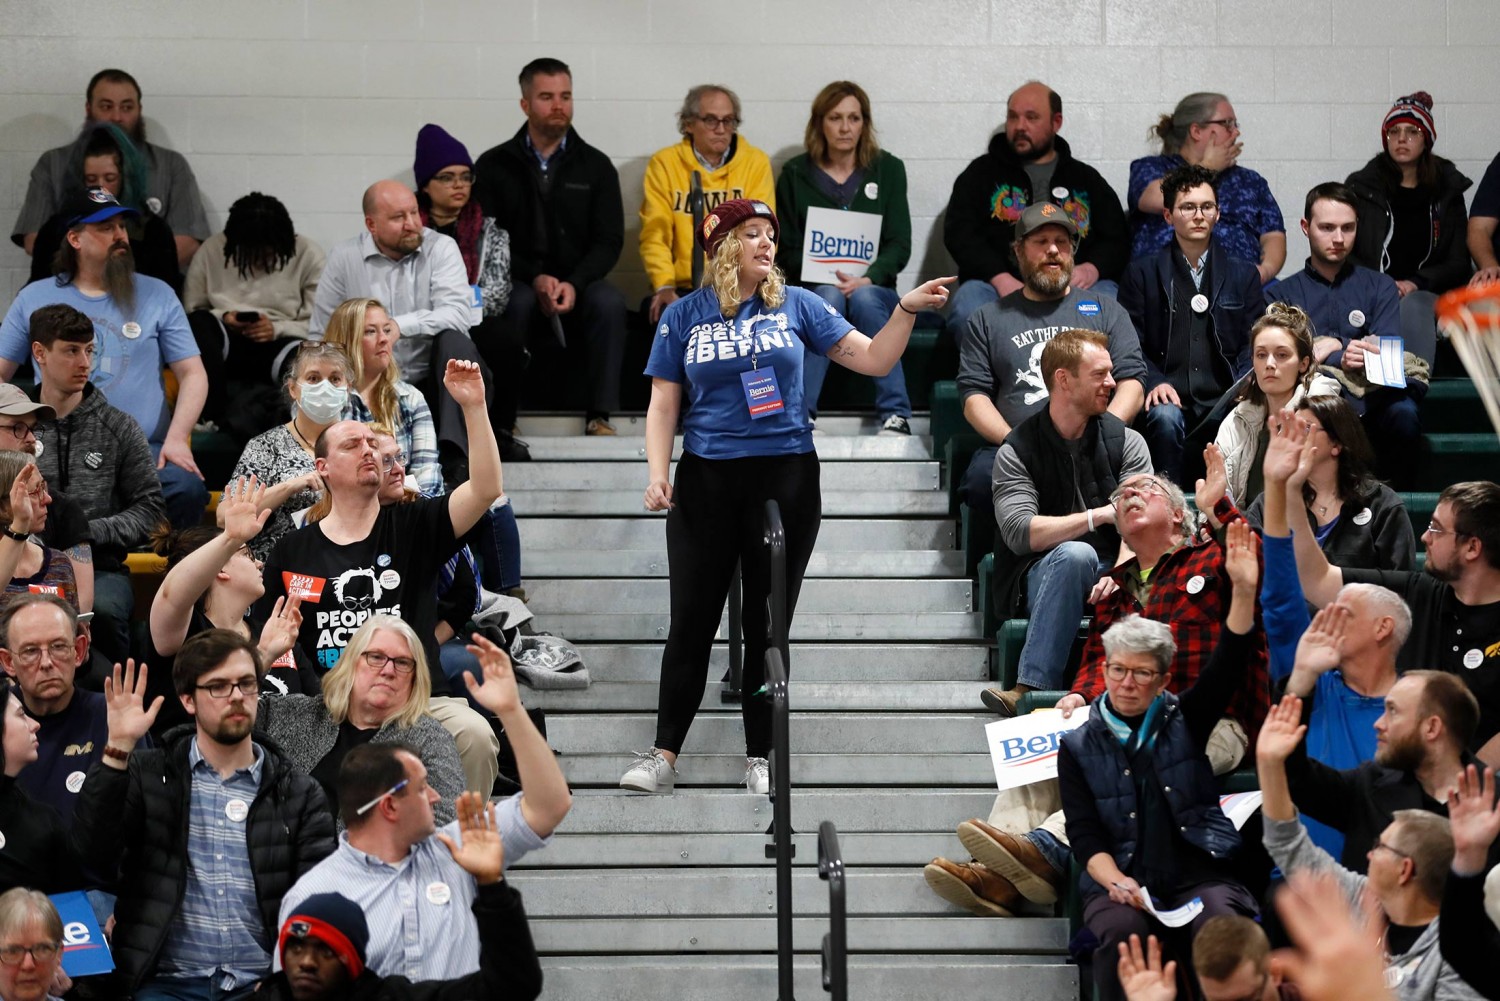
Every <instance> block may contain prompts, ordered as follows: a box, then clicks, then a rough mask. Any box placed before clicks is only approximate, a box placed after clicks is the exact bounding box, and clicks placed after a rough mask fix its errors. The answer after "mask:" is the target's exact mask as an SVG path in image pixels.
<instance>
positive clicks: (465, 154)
mask: <svg viewBox="0 0 1500 1001" xmlns="http://www.w3.org/2000/svg"><path fill="white" fill-rule="evenodd" d="M460 164H462V165H463V166H465V167H468V168H469V169H470V170H473V169H474V160H473V159H472V158H471V157H470V156H469V151H468V150H467V149H465V148H464V144H463V143H461V142H459V141H458V140H457V139H455V138H453V137H452V136H450V135H449V134H448V133H447V131H446V130H445V129H444V128H443V127H442V126H441V125H432V124H430V123H429V124H427V125H424V126H422V130H421V131H420V132H418V133H417V158H416V162H415V163H413V164H412V168H411V170H412V173H413V174H415V175H416V176H417V190H418V191H421V190H422V189H423V188H425V187H427V182H428V181H430V180H432V175H433V174H436V173H437V172H438V171H440V170H442V169H443V168H444V167H453V166H457V165H460Z"/></svg>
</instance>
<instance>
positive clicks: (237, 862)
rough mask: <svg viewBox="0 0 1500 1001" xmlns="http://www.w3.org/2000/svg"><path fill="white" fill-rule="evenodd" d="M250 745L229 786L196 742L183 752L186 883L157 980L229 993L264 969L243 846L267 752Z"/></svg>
mask: <svg viewBox="0 0 1500 1001" xmlns="http://www.w3.org/2000/svg"><path fill="white" fill-rule="evenodd" d="M252 746H254V748H255V763H254V764H252V765H251V766H250V767H249V768H241V769H238V770H236V771H235V772H234V773H233V774H232V775H230V776H229V777H228V778H227V779H226V778H220V776H219V773H218V772H217V771H215V770H214V767H213V766H212V765H210V764H209V763H208V761H207V760H206V759H205V758H204V757H203V754H202V752H201V751H199V750H198V738H197V737H194V738H193V743H192V746H191V747H190V748H189V749H188V773H189V774H190V775H191V776H192V794H191V797H190V803H189V806H188V842H187V848H188V867H187V880H186V883H185V886H184V890H183V895H182V906H181V907H179V908H178V909H177V916H176V917H174V918H173V919H172V927H171V929H170V931H169V932H168V934H167V940H166V944H165V945H163V947H162V953H161V962H160V964H159V965H158V967H157V970H158V973H159V974H160V975H161V976H163V977H171V978H174V979H177V978H199V977H205V978H206V977H213V978H214V986H216V987H218V988H220V989H222V990H233V989H235V988H239V987H245V986H248V985H249V984H252V983H254V982H255V981H257V980H259V979H261V978H262V977H264V976H265V975H266V972H267V971H268V970H269V969H270V966H271V952H270V937H269V935H268V934H267V932H266V928H265V925H264V924H263V923H262V921H261V916H260V908H259V906H258V905H257V903H256V896H255V873H254V871H253V870H252V869H251V868H250V848H249V845H248V844H246V841H245V828H246V821H247V820H248V819H249V816H250V810H251V807H252V806H253V805H254V803H255V798H256V795H257V794H258V793H259V791H260V780H261V773H262V771H263V769H264V765H265V751H264V750H263V749H262V748H261V747H260V746H259V745H254V744H252Z"/></svg>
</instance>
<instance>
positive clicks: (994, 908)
mask: <svg viewBox="0 0 1500 1001" xmlns="http://www.w3.org/2000/svg"><path fill="white" fill-rule="evenodd" d="M922 876H923V877H924V878H925V879H926V880H927V885H928V886H930V887H932V892H933V893H936V894H937V895H938V896H939V897H942V898H943V899H944V900H946V901H948V903H950V904H957V905H958V906H959V907H962V908H963V909H964V910H966V911H968V912H969V913H971V914H978V915H979V916H980V917H988V918H1009V917H1014V916H1015V913H1016V908H1017V907H1019V906H1020V905H1021V895H1020V894H1019V893H1017V892H1016V888H1015V887H1014V886H1011V885H1010V880H1008V879H1005V878H1003V877H1001V876H1000V875H998V874H996V873H993V872H990V871H989V870H988V869H986V868H985V867H984V866H982V865H980V864H979V863H978V862H950V861H948V860H947V859H945V858H935V859H933V860H932V861H931V862H929V863H928V864H927V867H926V868H925V869H923V870H922Z"/></svg>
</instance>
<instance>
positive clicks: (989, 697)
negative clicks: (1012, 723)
mask: <svg viewBox="0 0 1500 1001" xmlns="http://www.w3.org/2000/svg"><path fill="white" fill-rule="evenodd" d="M1029 691H1031V689H1029V688H1022V687H1021V686H1020V685H1017V686H1016V687H1015V688H986V689H985V690H984V691H982V692H980V693H979V701H980V702H983V703H984V707H985V708H986V709H988V710H989V711H990V712H992V713H995V714H996V715H998V716H1004V717H1006V718H1007V719H1009V718H1010V717H1012V716H1014V715H1015V714H1016V703H1017V702H1020V701H1021V696H1022V695H1025V694H1026V693H1027V692H1029Z"/></svg>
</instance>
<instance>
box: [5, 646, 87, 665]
mask: <svg viewBox="0 0 1500 1001" xmlns="http://www.w3.org/2000/svg"><path fill="white" fill-rule="evenodd" d="M43 653H46V655H47V659H48V660H50V661H51V662H52V663H54V664H65V663H70V662H72V660H73V644H72V643H70V642H68V641H66V640H58V641H57V642H55V643H48V644H47V645H46V646H37V645H35V644H32V645H30V646H23V647H22V648H21V649H19V650H17V651H16V652H15V653H13V654H11V655H10V657H11V660H14V661H15V662H16V663H17V664H20V665H21V666H22V667H36V666H37V665H38V664H40V663H41V662H42V654H43Z"/></svg>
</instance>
